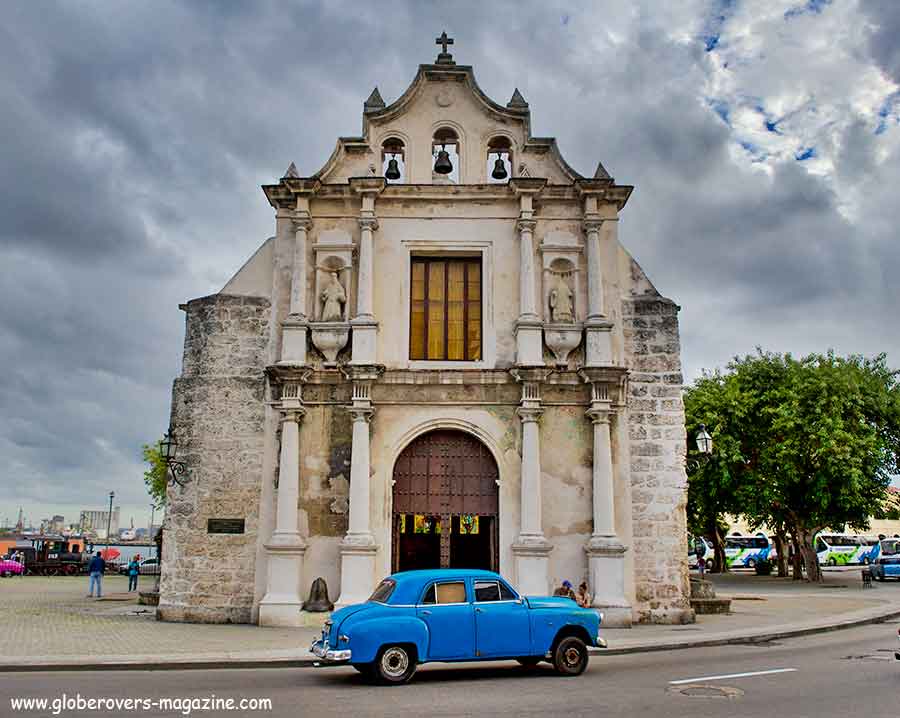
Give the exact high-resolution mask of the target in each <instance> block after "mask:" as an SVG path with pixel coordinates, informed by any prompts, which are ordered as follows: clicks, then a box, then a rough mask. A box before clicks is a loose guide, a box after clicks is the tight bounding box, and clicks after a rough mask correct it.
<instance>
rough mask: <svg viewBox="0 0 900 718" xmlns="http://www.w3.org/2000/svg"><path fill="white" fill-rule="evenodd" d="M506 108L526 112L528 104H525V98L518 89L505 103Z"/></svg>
mask: <svg viewBox="0 0 900 718" xmlns="http://www.w3.org/2000/svg"><path fill="white" fill-rule="evenodd" d="M506 106H507V107H508V108H510V109H511V110H527V109H528V103H527V102H525V98H524V97H522V93H521V92H519V88H518V87H517V88H516V89H515V90H514V91H513V94H512V97H511V98H510V100H509V102H507V103H506Z"/></svg>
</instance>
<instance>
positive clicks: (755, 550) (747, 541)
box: [725, 536, 772, 568]
mask: <svg viewBox="0 0 900 718" xmlns="http://www.w3.org/2000/svg"><path fill="white" fill-rule="evenodd" d="M771 550H772V549H771V547H770V546H769V539H767V538H766V537H765V536H726V537H725V562H726V563H727V564H728V567H729V568H756V564H757V563H759V562H760V561H762V560H764V559H765V560H767V559H768V558H769V553H770V552H771Z"/></svg>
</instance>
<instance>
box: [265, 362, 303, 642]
mask: <svg viewBox="0 0 900 718" xmlns="http://www.w3.org/2000/svg"><path fill="white" fill-rule="evenodd" d="M308 375H309V371H308V370H303V371H302V372H301V373H300V374H298V375H297V376H294V377H291V378H288V379H286V380H285V381H283V382H282V385H281V408H280V409H281V412H282V424H281V453H280V459H279V466H278V497H277V503H276V514H275V529H274V531H273V532H272V537H271V539H270V540H269V542H268V543H267V544H266V553H267V554H268V577H267V582H266V594H265V596H264V597H263V599H262V601H261V602H260V604H259V625H261V626H300V625H302V622H301V616H300V610H301V608H302V606H303V599H302V598H301V594H300V590H301V586H300V582H301V580H302V578H303V558H304V554H305V553H306V541H305V540H304V539H303V537H302V536H301V535H300V531H299V522H298V514H297V503H298V501H299V498H300V424H301V422H302V421H303V417H304V415H305V414H306V411H305V409H304V408H303V399H302V393H301V391H302V389H301V387H302V385H303V383H304V382H305V381H306V379H307V377H308Z"/></svg>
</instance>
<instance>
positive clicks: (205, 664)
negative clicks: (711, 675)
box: [0, 606, 900, 673]
mask: <svg viewBox="0 0 900 718" xmlns="http://www.w3.org/2000/svg"><path fill="white" fill-rule="evenodd" d="M893 618H900V607H896V606H895V607H892V608H891V610H889V611H885V612H883V613H879V614H877V615H872V616H865V617H862V618H855V619H849V620H846V621H840V622H838V623H833V624H828V625H818V626H806V627H799V628H786V629H783V630H776V631H761V632H758V633H749V634H744V635H741V636H721V637H719V638H715V637H711V638H697V639H686V640H679V641H677V642H671V643H669V642H656V643H646V644H643V645H641V644H638V645H634V646H623V647H621V648H591V649H590V653H591V655H595V656H600V655H603V656H621V655H628V654H632V653H654V652H659V651H678V650H686V649H689V648H709V647H713V646H734V645H753V644H756V643H767V642H769V641H775V640H779V639H785V638H798V637H801V636H811V635H814V634H817V633H830V632H832V631H840V630H843V629H846V628H857V627H859V626H866V625H870V624H874V623H884V622H885V621H889V620H891V619H893ZM28 661H29V659H28V658H24V659H23V660H22V661H21V662H18V663H8V662H6V663H0V673H35V672H44V671H47V672H58V671H69V672H71V671H172V670H216V669H247V668H272V669H276V668H312V667H314V666H316V665H320V664H321V663H322V661H321V660H319V659H318V658H315V657H313V656H310V657H308V658H307V657H303V658H300V657H297V658H239V657H236V658H230V657H227V656H222V657H209V658H206V659H204V658H196V659H191V658H187V659H184V660H182V659H180V658H174V659H173V658H155V657H149V656H148V657H146V659H135V658H133V657H128V658H127V659H117V658H111V659H109V660H102V659H95V660H86V661H82V662H71V661H70V662H63V661H36V660H33V659H32V661H31V662H30V663H29V662H28Z"/></svg>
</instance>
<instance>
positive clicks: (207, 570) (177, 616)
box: [157, 294, 270, 623]
mask: <svg viewBox="0 0 900 718" xmlns="http://www.w3.org/2000/svg"><path fill="white" fill-rule="evenodd" d="M269 307H270V305H269V301H268V300H266V299H261V298H254V297H236V296H228V295H221V294H220V295H214V296H210V297H204V298H202V299H196V300H193V301H191V302H190V303H188V304H187V305H186V307H185V309H186V312H187V318H186V331H185V343H184V365H183V371H182V376H181V377H180V378H178V379H176V380H175V386H174V389H173V400H172V421H173V424H174V426H175V427H176V431H177V438H178V442H179V456H180V458H182V459H183V460H184V461H185V462H186V463H187V466H188V471H189V474H188V480H187V482H186V484H185V486H184V487H179V486H171V487H170V488H169V493H168V507H167V525H166V527H165V529H166V530H165V533H164V541H163V561H162V566H163V572H162V577H161V585H160V589H161V598H160V604H159V611H158V614H157V615H158V617H159V618H160V619H162V620H171V621H196V622H201V623H248V622H250V621H251V617H252V616H251V614H252V610H253V595H254V575H255V560H256V544H257V533H258V530H257V524H258V506H259V500H260V489H261V485H262V464H263V452H264V449H263V444H264V438H263V437H264V431H263V423H264V418H265V406H266V404H265V398H266V396H265V394H266V380H265V376H264V374H263V370H262V367H264V366H265V365H266V350H267V340H268V333H269V317H270V308H269ZM213 518H227V519H244V533H242V534H215V533H213V534H210V533H208V532H207V528H208V520H209V519H213Z"/></svg>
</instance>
